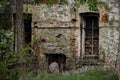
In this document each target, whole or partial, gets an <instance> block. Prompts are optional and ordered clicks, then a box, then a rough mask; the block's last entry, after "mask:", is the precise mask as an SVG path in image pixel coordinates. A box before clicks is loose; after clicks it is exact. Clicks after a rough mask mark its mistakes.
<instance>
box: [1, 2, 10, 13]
mask: <svg viewBox="0 0 120 80" xmlns="http://www.w3.org/2000/svg"><path fill="white" fill-rule="evenodd" d="M9 4H10V1H9V0H1V1H0V13H3V12H4V11H5V9H6V8H7V6H8V5H9Z"/></svg>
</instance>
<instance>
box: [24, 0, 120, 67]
mask: <svg viewBox="0 0 120 80" xmlns="http://www.w3.org/2000/svg"><path fill="white" fill-rule="evenodd" d="M104 1H106V2H107V3H108V4H109V7H110V10H109V11H106V10H105V9H104V8H103V7H102V6H100V7H99V11H98V12H94V11H90V10H89V9H88V7H87V4H84V5H81V6H80V7H79V8H76V7H74V6H73V4H72V2H69V4H68V5H63V4H55V5H53V6H51V7H49V6H47V5H45V4H39V5H24V12H25V13H27V14H31V16H32V18H31V26H29V27H31V30H30V32H31V39H34V38H35V39H37V42H35V44H34V45H33V46H32V47H33V49H34V52H35V54H37V55H39V57H40V63H41V61H42V62H43V63H45V65H49V64H50V63H51V62H52V61H53V60H57V62H58V63H59V65H60V66H62V64H64V65H63V66H64V67H65V66H66V65H67V64H68V63H70V62H73V64H75V63H76V64H77V63H78V64H80V65H79V66H78V67H82V66H84V65H86V66H91V65H92V66H96V65H99V66H102V67H103V68H115V66H116V58H117V54H118V39H119V33H118V31H117V29H118V26H119V23H118V20H119V5H118V3H117V2H116V0H104ZM26 9H27V10H26ZM29 36H30V35H29ZM28 41H29V40H28Z"/></svg>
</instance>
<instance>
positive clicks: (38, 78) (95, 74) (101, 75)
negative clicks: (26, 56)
mask: <svg viewBox="0 0 120 80" xmlns="http://www.w3.org/2000/svg"><path fill="white" fill-rule="evenodd" d="M20 80H118V76H117V75H115V74H113V73H112V72H110V71H104V70H90V71H87V72H85V73H83V74H80V73H77V74H70V75H60V74H59V75H53V74H47V73H45V72H42V73H41V72H40V73H39V74H38V75H34V73H28V74H27V73H26V74H24V75H21V77H20Z"/></svg>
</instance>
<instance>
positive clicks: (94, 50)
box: [80, 12, 99, 59]
mask: <svg viewBox="0 0 120 80" xmlns="http://www.w3.org/2000/svg"><path fill="white" fill-rule="evenodd" d="M80 15H81V18H82V22H81V31H82V32H81V48H82V51H81V52H82V58H87V59H89V58H90V59H91V58H92V59H97V58H98V53H99V49H98V47H99V14H98V13H90V12H87V13H81V14H80Z"/></svg>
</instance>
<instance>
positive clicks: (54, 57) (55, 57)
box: [46, 54, 66, 71]
mask: <svg viewBox="0 0 120 80" xmlns="http://www.w3.org/2000/svg"><path fill="white" fill-rule="evenodd" d="M46 60H47V64H48V66H49V65H50V64H51V63H52V62H53V61H55V62H57V63H58V65H59V71H63V70H65V65H66V56H65V55H64V54H46Z"/></svg>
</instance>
